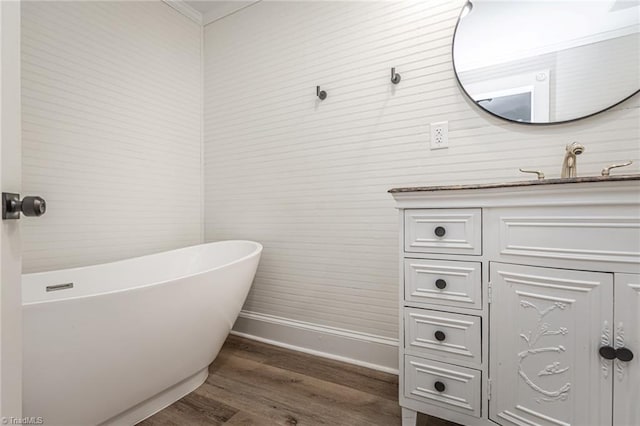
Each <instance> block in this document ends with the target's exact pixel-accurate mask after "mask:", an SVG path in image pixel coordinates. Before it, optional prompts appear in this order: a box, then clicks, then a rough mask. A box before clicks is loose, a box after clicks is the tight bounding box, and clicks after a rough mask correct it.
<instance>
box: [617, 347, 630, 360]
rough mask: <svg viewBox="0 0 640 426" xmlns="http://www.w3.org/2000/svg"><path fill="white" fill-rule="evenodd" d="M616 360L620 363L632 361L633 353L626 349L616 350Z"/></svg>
mask: <svg viewBox="0 0 640 426" xmlns="http://www.w3.org/2000/svg"><path fill="white" fill-rule="evenodd" d="M616 358H618V359H619V360H620V361H624V362H629V361H631V360H632V359H633V352H631V351H630V350H629V349H627V348H618V349H616Z"/></svg>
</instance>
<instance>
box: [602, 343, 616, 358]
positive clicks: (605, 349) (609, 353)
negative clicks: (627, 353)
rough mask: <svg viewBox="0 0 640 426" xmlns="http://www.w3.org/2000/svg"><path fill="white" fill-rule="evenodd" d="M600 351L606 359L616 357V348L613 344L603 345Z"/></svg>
mask: <svg viewBox="0 0 640 426" xmlns="http://www.w3.org/2000/svg"><path fill="white" fill-rule="evenodd" d="M598 353H599V354H600V356H601V357H602V358H604V359H615V357H616V350H615V349H613V348H612V347H611V346H601V347H600V349H598Z"/></svg>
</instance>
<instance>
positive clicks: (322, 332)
mask: <svg viewBox="0 0 640 426" xmlns="http://www.w3.org/2000/svg"><path fill="white" fill-rule="evenodd" d="M231 334H233V335H236V336H241V337H246V338H248V339H252V340H257V341H259V342H263V343H268V344H271V345H275V346H280V347H283V348H287V349H292V350H295V351H299V352H304V353H307V354H311V355H316V356H320V357H323V358H329V359H333V360H336V361H342V362H346V363H349V364H355V365H358V366H361V367H366V368H371V369H373V370H378V371H383V372H385V373H391V374H398V340H397V339H392V338H388V337H384V336H377V335H373V334H367V333H360V332H357V331H353V330H346V329H341V328H335V327H328V326H324V325H319V324H313V323H309V322H304V321H296V320H291V319H287V318H282V317H278V316H274V315H267V314H261V313H257V312H249V311H242V312H241V313H240V315H239V316H238V320H237V321H236V323H235V325H234V327H233V330H232V331H231Z"/></svg>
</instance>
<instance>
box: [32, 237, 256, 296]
mask: <svg viewBox="0 0 640 426" xmlns="http://www.w3.org/2000/svg"><path fill="white" fill-rule="evenodd" d="M222 243H250V244H252V245H254V246H255V250H253V251H252V252H251V253H249V254H248V255H246V256H243V257H240V258H238V259H235V260H233V261H231V262H228V263H225V264H223V265H219V266H216V267H214V268H209V269H205V270H202V271H199V272H196V273H192V274H185V275H182V276H180V277H176V278H173V279H168V280H163V281H155V282H152V283H148V284H142V285H136V286H132V287H126V288H120V289H116V290H107V291H101V292H97V293H92V294H84V295H79V296H69V297H60V298H55V299H48V300H37V301H31V302H25V301H24V300H23V301H22V308H25V307H27V306H35V305H40V304H45V303H55V302H62V301H67V300H79V299H86V298H90V297H98V296H106V295H111V294H117V293H124V292H127V291H132V290H139V289H143V288H147V287H152V286H163V285H167V284H170V283H172V282H175V281H178V280H183V279H187V278H192V277H198V276H201V275H204V274H208V273H211V272H213V271H217V270H219V269H222V268H226V267H229V266H232V265H235V264H238V263H241V262H243V261H246V260H248V259H250V258H252V257H255V256H256V255H260V254H261V253H262V250H263V248H264V247H263V245H262V244H261V243H259V242H257V241H251V240H220V241H212V242H209V243H201V244H193V245H190V246H186V247H180V248H177V249H172V250H166V251H161V252H158V253H151V254H145V255H142V256H136V257H129V258H126V259H120V260H115V261H113V262H104V263H96V264H94V265H88V266H77V267H74V268H66V269H55V270H52V271H43V272H32V273H28V274H22V275H21V279H20V286H22V285H24V284H23V282H22V277H23V276H24V275H31V276H38V275H45V274H49V273H51V272H58V271H68V272H73V271H76V270H79V269H85V268H91V267H95V266H104V265H113V264H117V263H121V262H127V261H131V260H135V259H144V258H148V257H152V256H157V255H159V254H161V253H169V252H179V251H186V250H189V249H193V248H194V247H198V246H209V245H215V244H222Z"/></svg>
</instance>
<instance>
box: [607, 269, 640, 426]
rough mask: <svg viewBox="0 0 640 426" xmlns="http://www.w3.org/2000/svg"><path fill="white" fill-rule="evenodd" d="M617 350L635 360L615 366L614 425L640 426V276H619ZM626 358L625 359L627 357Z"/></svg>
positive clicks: (615, 332)
mask: <svg viewBox="0 0 640 426" xmlns="http://www.w3.org/2000/svg"><path fill="white" fill-rule="evenodd" d="M615 281H616V287H615V307H616V308H615V312H614V321H615V325H614V327H613V332H614V338H613V339H614V340H613V342H614V345H612V346H614V347H615V348H616V349H620V348H626V349H627V350H628V351H629V352H627V356H629V355H628V354H629V353H631V354H632V356H633V358H632V359H631V360H630V361H622V360H620V359H618V358H616V359H614V360H613V361H610V362H612V363H613V370H614V373H613V394H614V399H613V424H614V426H629V425H640V403H638V401H639V400H640V275H634V274H616V275H615ZM621 355H623V356H622V358H623V359H626V358H625V357H624V354H621Z"/></svg>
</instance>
